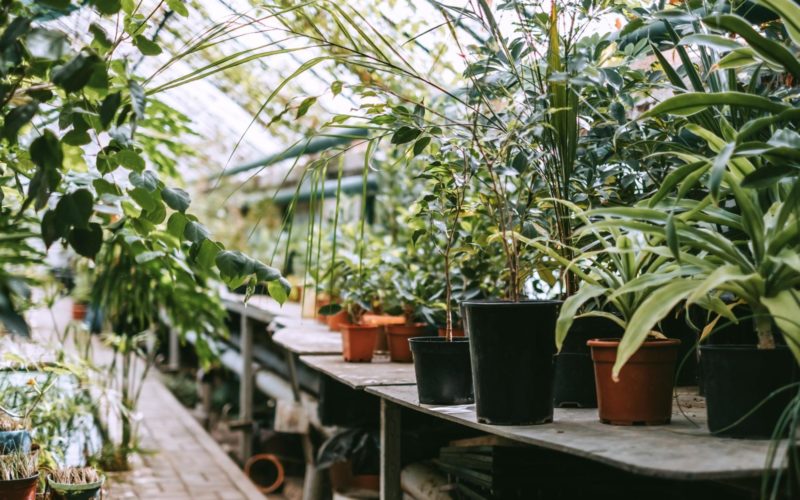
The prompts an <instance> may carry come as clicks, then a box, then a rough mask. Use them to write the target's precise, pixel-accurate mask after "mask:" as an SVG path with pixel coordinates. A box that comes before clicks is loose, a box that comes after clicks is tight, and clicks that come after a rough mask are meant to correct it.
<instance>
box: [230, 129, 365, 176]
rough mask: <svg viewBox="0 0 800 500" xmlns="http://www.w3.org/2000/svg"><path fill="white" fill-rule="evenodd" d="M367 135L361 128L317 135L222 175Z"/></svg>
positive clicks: (245, 170) (279, 160)
mask: <svg viewBox="0 0 800 500" xmlns="http://www.w3.org/2000/svg"><path fill="white" fill-rule="evenodd" d="M368 134H369V131H368V130H367V129H363V128H349V129H344V130H342V131H341V132H337V133H331V134H317V135H315V136H312V137H309V138H307V139H303V140H301V141H299V142H298V143H296V144H295V145H294V146H291V147H289V148H287V149H285V150H283V151H282V152H280V153H276V154H273V155H269V156H265V157H264V158H260V159H258V160H254V161H251V162H248V163H243V164H241V165H237V166H235V167H233V168H230V169H228V170H226V171H225V173H224V174H223V175H226V176H228V175H236V174H239V173H242V172H248V171H250V170H254V169H257V168H264V167H268V166H270V165H273V164H275V163H278V162H281V161H283V160H288V159H290V158H297V157H299V156H303V155H308V154H314V153H319V152H321V151H325V150H327V149H331V148H333V147H336V146H341V145H344V144H347V143H348V142H352V141H354V140H357V139H363V138H365V137H367V135H368Z"/></svg>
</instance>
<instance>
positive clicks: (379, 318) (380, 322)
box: [361, 314, 406, 326]
mask: <svg viewBox="0 0 800 500" xmlns="http://www.w3.org/2000/svg"><path fill="white" fill-rule="evenodd" d="M361 322H362V323H363V324H365V325H375V326H386V325H402V324H405V322H406V317H405V316H403V315H402V314H401V315H399V316H392V315H391V314H365V315H364V316H362V317H361Z"/></svg>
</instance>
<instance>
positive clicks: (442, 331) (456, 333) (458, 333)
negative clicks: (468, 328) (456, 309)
mask: <svg viewBox="0 0 800 500" xmlns="http://www.w3.org/2000/svg"><path fill="white" fill-rule="evenodd" d="M439 336H440V337H447V328H439ZM463 336H464V329H463V328H455V327H454V328H453V337H463Z"/></svg>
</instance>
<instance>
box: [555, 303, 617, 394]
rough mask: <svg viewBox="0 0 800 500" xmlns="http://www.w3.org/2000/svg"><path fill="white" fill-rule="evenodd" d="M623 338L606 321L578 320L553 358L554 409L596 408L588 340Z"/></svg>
mask: <svg viewBox="0 0 800 500" xmlns="http://www.w3.org/2000/svg"><path fill="white" fill-rule="evenodd" d="M620 336H622V328H620V326H619V325H617V324H616V323H614V322H613V321H610V320H608V319H605V318H600V317H591V316H587V317H584V318H577V319H576V320H575V321H574V322H573V323H572V326H571V327H570V329H569V333H568V334H567V337H566V338H565V339H564V344H563V345H562V346H561V352H559V353H558V354H557V355H556V359H555V382H554V385H553V403H554V404H555V406H556V407H557V408H597V391H596V390H595V382H594V362H593V361H592V356H591V354H590V352H589V346H588V345H587V344H586V343H587V342H588V341H589V340H591V339H597V338H612V337H620Z"/></svg>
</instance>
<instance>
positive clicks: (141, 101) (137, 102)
mask: <svg viewBox="0 0 800 500" xmlns="http://www.w3.org/2000/svg"><path fill="white" fill-rule="evenodd" d="M128 91H129V92H130V94H131V104H132V105H133V112H134V113H135V114H136V117H137V118H140V119H141V118H144V110H145V105H146V103H147V98H146V95H145V92H144V88H142V86H141V85H139V84H138V83H137V82H136V81H134V80H131V81H129V82H128Z"/></svg>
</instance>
